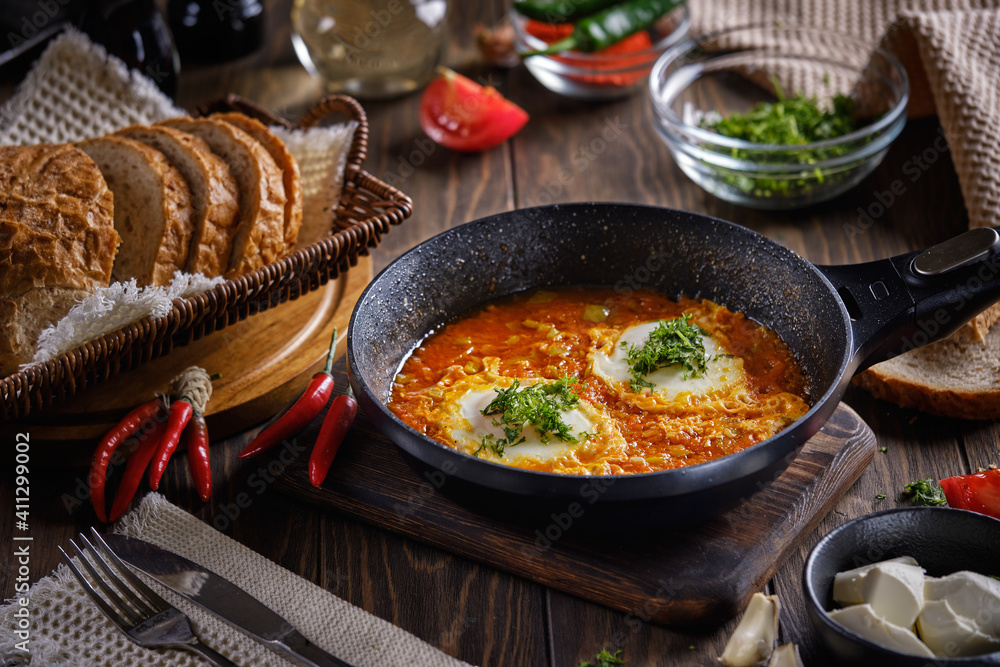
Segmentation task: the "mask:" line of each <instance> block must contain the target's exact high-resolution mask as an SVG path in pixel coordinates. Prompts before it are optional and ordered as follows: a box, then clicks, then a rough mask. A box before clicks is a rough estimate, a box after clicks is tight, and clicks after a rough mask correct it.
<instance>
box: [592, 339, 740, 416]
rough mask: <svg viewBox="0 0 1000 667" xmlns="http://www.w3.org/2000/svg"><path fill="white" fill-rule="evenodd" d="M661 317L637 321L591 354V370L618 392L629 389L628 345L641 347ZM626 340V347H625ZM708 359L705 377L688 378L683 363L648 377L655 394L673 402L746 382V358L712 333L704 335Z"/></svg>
mask: <svg viewBox="0 0 1000 667" xmlns="http://www.w3.org/2000/svg"><path fill="white" fill-rule="evenodd" d="M660 321H661V320H656V321H653V322H644V323H642V324H636V325H634V326H631V327H629V328H627V329H625V330H624V331H622V333H621V335H620V336H619V337H618V339H617V340H615V341H614V342H613V344H608V345H605V346H604V347H603V348H601V349H599V350H596V351H595V352H593V353H592V355H591V359H590V361H591V372H592V373H593V374H594V375H596V376H597V377H599V378H600V379H601V380H603V381H604V382H605V384H607V385H608V386H609V387H611V388H612V389H614V390H616V391H618V392H629V391H631V388H630V385H629V383H630V381H631V380H632V374H631V372H630V371H629V363H628V353H627V350H628V346H634V347H637V348H641V347H642V346H643V345H645V343H646V340H647V339H648V338H649V334H650V332H651V331H653V330H654V329H656V327H658V326H659V324H660ZM622 343H625V344H626V345H625V346H622ZM702 343H703V344H704V346H705V358H706V359H707V360H708V362H707V364H706V369H705V373H704V374H703V375H702V376H701V377H688V378H687V379H684V369H683V368H682V367H681V366H667V367H664V368H660V369H657V370H655V371H653V372H652V373H649V374H647V375H646V376H645V379H646V380H647V381H648V382H651V383H652V384H653V387H652V390H651V391H652V393H653V395H655V396H656V397H658V398H661V399H663V400H666V401H672V400H674V399H675V398H677V397H678V396H679V395H681V394H683V393H690V394H691V395H692V396H696V397H701V396H707V395H709V394H710V393H716V392H727V391H729V390H731V389H732V388H733V387H734V386H736V385H737V384H741V383H744V382H745V376H744V373H743V360H742V359H738V358H735V357H731V356H728V355H727V354H726V351H725V350H724V349H722V347H721V346H720V345H719V344H718V343H717V342H716V341H715V340H714V339H713V338H712V337H711V336H709V335H705V336H702Z"/></svg>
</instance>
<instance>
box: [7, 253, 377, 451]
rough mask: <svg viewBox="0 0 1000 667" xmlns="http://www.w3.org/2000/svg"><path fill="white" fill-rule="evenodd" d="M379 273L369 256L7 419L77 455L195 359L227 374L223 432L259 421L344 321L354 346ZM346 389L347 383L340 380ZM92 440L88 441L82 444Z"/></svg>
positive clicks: (214, 413) (218, 429)
mask: <svg viewBox="0 0 1000 667" xmlns="http://www.w3.org/2000/svg"><path fill="white" fill-rule="evenodd" d="M371 277H372V262H371V259H370V258H369V257H364V256H362V257H359V259H358V263H357V265H356V266H354V267H351V270H350V271H347V272H346V273H344V274H342V275H341V276H340V277H339V278H338V279H337V280H333V281H330V282H329V283H327V284H326V285H325V286H323V287H321V288H320V289H318V290H315V291H313V292H310V293H308V294H306V295H304V296H302V297H300V298H298V299H295V300H293V301H288V302H286V303H283V304H280V305H279V306H277V307H275V308H271V309H269V310H267V311H265V312H263V313H259V314H257V315H254V316H252V317H249V318H247V319H245V320H243V321H241V322H238V323H236V324H233V325H230V326H228V327H226V328H225V329H222V330H220V331H216V332H214V333H212V334H211V335H208V336H205V337H204V338H201V339H200V340H196V341H194V342H192V343H191V344H189V345H186V346H184V347H179V348H176V349H174V350H173V351H172V352H171V353H170V354H168V355H166V356H164V357H161V358H159V359H154V360H153V361H150V362H148V363H146V364H143V365H142V366H140V367H139V368H136V369H134V370H131V371H128V372H126V373H122V374H121V375H118V376H116V377H114V378H111V379H110V380H108V381H106V382H103V383H101V384H100V385H99V386H97V387H95V388H93V389H90V390H87V391H85V392H83V393H81V394H80V395H79V396H74V397H73V398H72V399H69V400H67V401H65V402H63V403H60V404H58V405H56V406H53V407H52V408H51V409H49V410H46V411H44V412H43V413H41V414H38V415H32V416H31V417H29V418H26V419H22V420H19V421H17V422H14V423H12V424H7V425H5V426H4V427H3V431H5V432H8V433H14V432H28V433H30V436H31V442H32V443H36V442H40V443H45V444H46V445H48V447H47V451H51V452H52V453H55V451H60V452H63V453H65V454H66V455H67V456H70V457H71V458H74V459H75V458H77V457H79V456H80V452H81V451H83V452H84V455H85V458H89V455H90V454H89V452H90V451H91V448H92V445H93V444H94V443H95V442H96V441H97V440H99V439H100V438H101V437H102V436H103V435H104V434H105V433H106V432H107V431H108V429H109V428H111V427H112V426H114V425H115V424H116V423H117V422H118V421H119V420H120V419H121V418H122V417H123V416H124V415H125V414H126V413H127V412H128V411H129V410H130V409H132V408H133V407H135V406H136V405H138V404H139V403H142V402H144V401H148V400H149V399H151V398H152V397H153V396H155V395H156V394H157V393H159V392H164V391H166V390H167V388H168V387H169V386H170V381H171V380H172V379H173V378H174V377H175V376H176V375H178V374H179V373H180V372H181V371H183V370H184V369H185V368H188V367H189V366H201V367H202V368H204V369H205V370H206V371H208V372H209V373H210V374H215V373H218V374H220V375H221V377H220V378H219V379H218V380H216V381H214V382H213V383H212V399H211V401H209V404H208V410H207V414H206V418H207V421H208V428H209V433H210V434H211V436H212V437H213V438H221V437H225V436H227V435H231V434H233V433H236V432H238V431H242V430H246V429H248V428H250V427H252V426H254V425H255V424H259V423H261V422H263V421H265V420H266V419H268V418H270V417H271V416H272V415H274V414H275V413H277V412H278V411H279V410H281V409H282V408H283V407H284V406H285V405H287V404H288V403H289V402H291V401H292V400H294V399H295V397H296V396H297V395H298V394H300V393H301V392H302V390H303V389H305V387H306V385H307V384H308V382H309V379H310V378H311V377H312V375H313V374H314V373H316V372H317V371H319V370H320V369H321V368H322V367H323V362H324V361H325V359H326V353H327V350H328V349H329V344H330V337H331V336H332V335H333V329H334V327H336V328H337V351H336V356H338V357H339V356H340V355H342V354H343V353H344V351H345V349H346V339H347V325H348V322H349V320H350V317H351V312H352V311H353V309H354V304H355V303H357V300H358V297H360V296H361V292H362V291H364V288H365V286H366V285H367V284H368V282H369V281H370V280H371ZM338 389H342V388H338ZM84 445H86V446H87V447H86V448H85V449H81V448H82V447H83V446H84Z"/></svg>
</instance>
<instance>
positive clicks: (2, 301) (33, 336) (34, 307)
mask: <svg viewBox="0 0 1000 667" xmlns="http://www.w3.org/2000/svg"><path fill="white" fill-rule="evenodd" d="M88 294H90V290H78V289H72V288H66V287H36V288H33V289H30V290H28V291H27V292H24V293H23V294H19V295H17V296H6V295H4V296H0V377H3V376H7V375H10V374H11V373H16V372H17V371H18V369H19V368H20V366H21V364H27V363H30V362H31V361H32V360H33V359H34V357H35V352H36V350H37V349H38V336H39V334H41V333H42V330H43V329H45V328H46V327H48V326H49V325H51V324H53V323H54V322H58V321H59V320H61V319H62V318H63V317H64V316H65V315H66V313H68V312H69V310H70V308H72V307H73V305H74V304H75V303H76V302H77V301H80V300H82V299H84V298H85V297H86V296H87V295H88Z"/></svg>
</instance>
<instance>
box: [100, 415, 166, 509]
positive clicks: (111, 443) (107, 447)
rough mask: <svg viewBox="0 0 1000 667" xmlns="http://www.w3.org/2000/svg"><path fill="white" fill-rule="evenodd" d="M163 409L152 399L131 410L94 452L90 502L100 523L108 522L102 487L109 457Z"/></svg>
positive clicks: (105, 477)
mask: <svg viewBox="0 0 1000 667" xmlns="http://www.w3.org/2000/svg"><path fill="white" fill-rule="evenodd" d="M163 407H164V406H163V401H162V400H161V399H159V398H154V399H153V400H151V401H149V402H147V403H143V404H142V405H140V406H138V407H137V408H135V409H133V410H132V411H131V412H129V413H128V414H127V415H125V418H124V419H122V420H121V421H120V422H118V425H117V426H115V427H114V428H113V429H111V430H110V431H108V433H107V435H105V436H104V439H103V440H101V442H100V444H99V445H97V449H96V450H94V456H93V459H91V462H90V475H89V476H88V483H89V486H90V502H91V504H92V505H93V506H94V511H95V512H96V513H97V518H98V519H100V520H101V521H102V522H105V523H106V522H107V520H108V518H107V513H106V512H105V506H104V504H105V500H104V485H105V482H106V481H107V473H108V462H109V461H110V460H111V455H112V454H114V452H115V450H117V449H118V448H119V447H120V446H121V444H122V443H123V442H125V440H126V439H128V438H129V437H130V436H132V435H134V434H135V433H136V432H137V431H138V430H139V429H140V428H142V425H143V424H144V423H146V422H147V421H149V420H150V419H153V418H154V417H155V416H156V415H157V414H158V413H160V412H161V411H162V410H163Z"/></svg>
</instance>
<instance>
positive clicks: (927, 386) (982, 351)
mask: <svg viewBox="0 0 1000 667" xmlns="http://www.w3.org/2000/svg"><path fill="white" fill-rule="evenodd" d="M959 333H961V331H960V332H959ZM854 383H855V384H857V385H858V386H860V387H863V388H864V389H866V390H868V391H869V392H871V393H872V395H874V396H875V397H876V398H881V399H883V400H886V401H890V402H892V403H895V404H897V405H900V406H902V407H905V408H916V409H917V410H922V411H923V412H927V413H929V414H933V415H941V416H944V417H959V418H961V419H997V418H1000V326H994V327H992V328H991V329H990V330H989V332H988V333H987V334H986V339H985V341H984V342H980V341H978V340H974V339H972V338H971V337H969V336H959V335H957V334H956V335H955V336H952V337H951V338H947V339H945V340H942V341H939V342H937V343H931V344H930V345H927V346H925V347H921V348H918V349H916V350H912V351H910V352H907V353H906V354H902V355H900V356H898V357H894V358H892V359H890V360H888V361H884V362H882V363H880V364H876V365H874V366H872V367H871V368H869V369H867V370H865V371H864V372H862V373H860V374H858V375H857V376H856V377H855V378H854Z"/></svg>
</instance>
